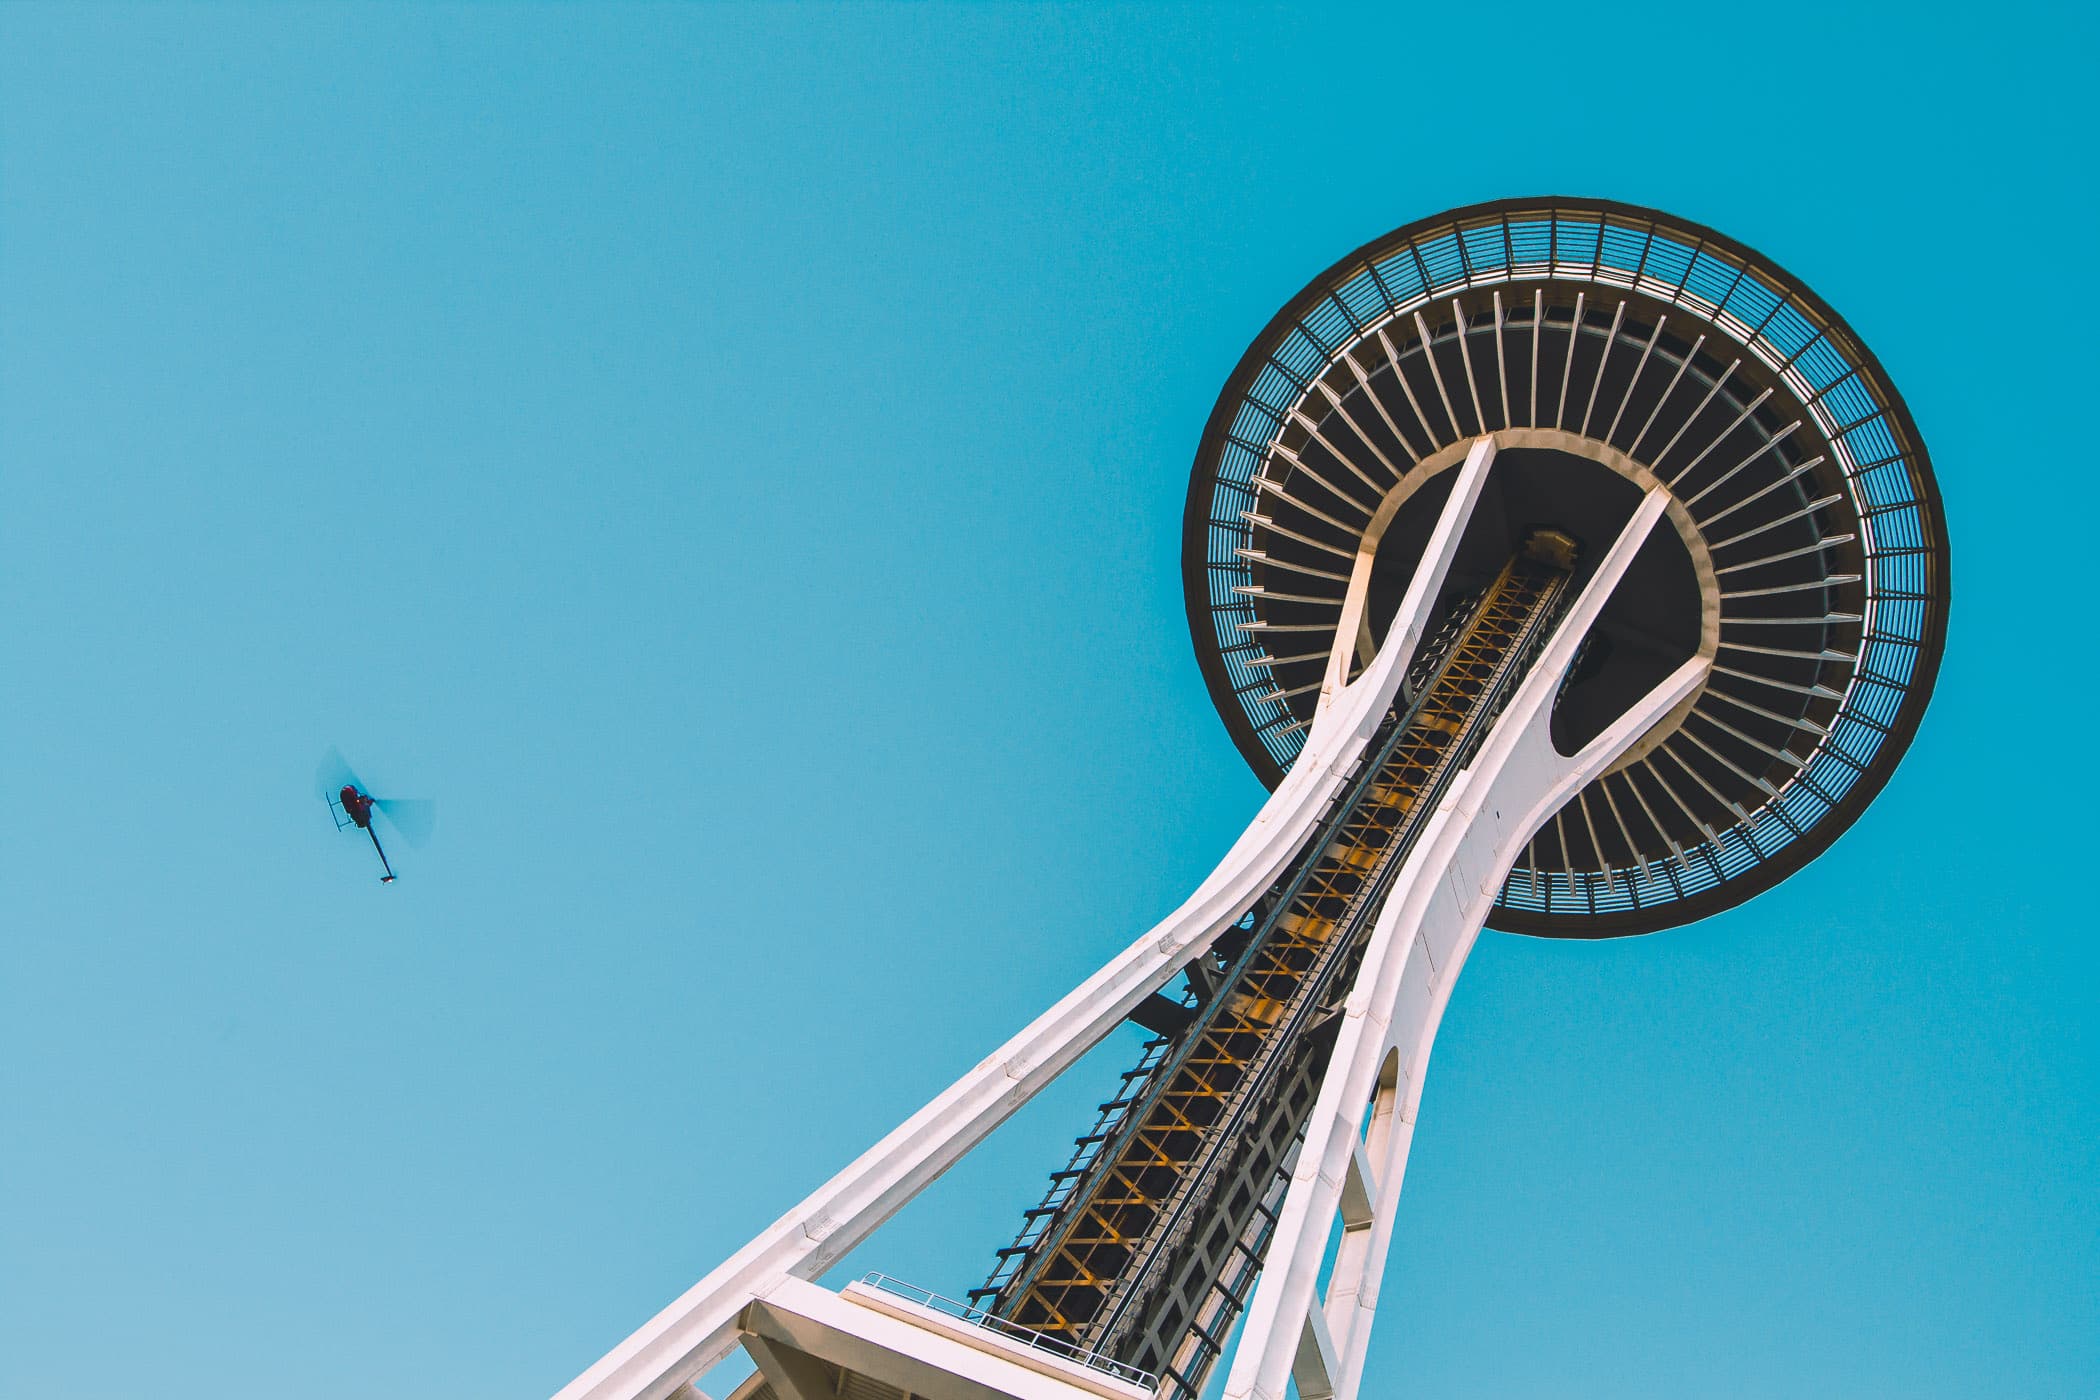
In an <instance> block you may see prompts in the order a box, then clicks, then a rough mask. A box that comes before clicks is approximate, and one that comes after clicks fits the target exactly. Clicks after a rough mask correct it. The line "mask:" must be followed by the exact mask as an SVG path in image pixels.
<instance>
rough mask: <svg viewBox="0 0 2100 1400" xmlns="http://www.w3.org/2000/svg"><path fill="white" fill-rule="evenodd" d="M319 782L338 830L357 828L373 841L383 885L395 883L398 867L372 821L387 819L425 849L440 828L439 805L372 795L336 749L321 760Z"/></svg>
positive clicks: (414, 844) (410, 840)
mask: <svg viewBox="0 0 2100 1400" xmlns="http://www.w3.org/2000/svg"><path fill="white" fill-rule="evenodd" d="M315 782H316V784H317V785H318V787H319V789H320V794H321V797H322V799H323V800H324V801H326V802H327V803H328V812H329V815H330V816H332V817H333V818H335V829H336V830H337V831H348V830H349V829H350V828H351V827H356V828H357V829H358V830H359V831H362V832H364V834H365V835H367V836H369V837H371V838H372V849H373V850H374V851H377V852H378V853H379V867H380V869H382V870H384V871H385V872H386V873H385V874H384V875H381V876H380V877H379V883H380V884H382V885H391V884H393V883H394V879H395V875H394V865H393V862H392V861H390V860H388V859H387V856H386V847H384V846H382V845H380V844H379V829H378V828H377V827H375V826H374V825H373V824H372V818H373V817H374V816H375V815H377V816H382V817H385V818H386V819H387V821H388V822H389V823H390V824H391V825H392V826H393V828H394V830H395V831H397V832H399V833H400V834H401V835H402V836H403V837H404V838H406V840H407V841H408V843H409V844H410V845H411V846H421V845H422V844H423V843H424V842H425V841H427V840H429V839H430V831H431V828H432V827H433V826H434V825H436V822H437V804H436V803H434V802H429V801H426V800H424V799H422V798H416V797H374V796H372V794H371V790H370V789H369V788H367V787H366V786H365V784H364V783H363V782H361V781H359V779H358V776H357V775H356V774H355V773H353V772H351V771H350V765H349V764H348V763H347V762H345V761H344V759H343V755H342V753H341V752H340V751H338V750H336V749H330V750H329V751H328V756H327V757H326V758H324V759H322V760H321V769H320V772H319V774H318V775H317V776H316V778H315Z"/></svg>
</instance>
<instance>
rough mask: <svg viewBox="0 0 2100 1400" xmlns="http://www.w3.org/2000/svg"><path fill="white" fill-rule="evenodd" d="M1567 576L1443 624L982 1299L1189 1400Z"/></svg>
mask: <svg viewBox="0 0 2100 1400" xmlns="http://www.w3.org/2000/svg"><path fill="white" fill-rule="evenodd" d="M1569 561H1570V555H1569V550H1568V542H1567V541H1566V539H1565V537H1561V536H1553V537H1551V539H1550V540H1549V541H1546V542H1545V543H1543V544H1541V543H1540V542H1539V541H1538V540H1536V539H1535V541H1534V543H1533V545H1531V546H1529V547H1527V548H1526V549H1525V550H1523V551H1520V552H1519V553H1518V554H1517V555H1516V556H1515V557H1513V558H1512V559H1510V561H1509V562H1508V564H1506V565H1505V566H1504V567H1503V569H1502V572H1501V573H1500V574H1499V575H1498V576H1497V577H1496V579H1495V581H1494V583H1493V584H1491V585H1490V586H1489V587H1488V588H1487V589H1486V590H1485V592H1483V593H1482V594H1480V595H1478V596H1476V597H1474V598H1470V599H1466V600H1464V601H1462V602H1461V603H1460V604H1458V605H1457V606H1455V607H1454V608H1452V609H1451V611H1450V613H1449V614H1448V615H1447V616H1446V618H1445V619H1444V621H1443V623H1442V624H1441V625H1440V627H1439V628H1438V631H1437V633H1436V634H1435V635H1433V636H1432V637H1431V638H1430V639H1429V640H1428V641H1427V642H1425V644H1424V645H1423V647H1422V648H1421V649H1420V653H1419V656H1420V659H1418V660H1417V661H1416V663H1415V665H1414V667H1413V669H1412V671H1411V672H1410V674H1409V676H1408V677H1407V684H1406V686H1405V688H1404V690H1403V695H1402V698H1401V700H1400V701H1399V703H1398V704H1397V705H1396V708H1395V709H1394V710H1393V711H1391V712H1389V713H1388V715H1387V718H1386V722H1385V724H1384V725H1383V726H1382V727H1381V728H1380V730H1379V731H1378V732H1377V733H1376V734H1374V736H1373V738H1372V741H1371V743H1370V745H1369V746H1368V747H1367V749H1366V751H1365V757H1364V758H1363V760H1361V762H1360V763H1359V764H1358V767H1357V770H1356V772H1355V774H1354V775H1352V777H1351V780H1350V782H1349V783H1348V784H1347V785H1346V786H1345V787H1344V788H1343V790H1342V793H1341V795H1340V796H1339V797H1338V798H1337V800H1336V801H1335V803H1334V804H1333V806H1332V808H1331V809H1330V811H1329V814H1328V815H1327V817H1326V818H1325V819H1324V821H1323V822H1322V824H1321V826H1320V827H1319V828H1318V829H1317V830H1316V831H1315V832H1314V834H1313V835H1312V836H1311V837H1310V838H1309V839H1308V841H1307V843H1306V845H1305V848H1304V851H1303V853H1301V856H1300V857H1299V859H1298V860H1297V861H1296V862H1295V863H1294V864H1293V866H1292V867H1291V868H1290V869H1289V870H1288V871H1287V872H1286V873H1285V874H1284V876H1283V877H1281V878H1280V879H1279V880H1278V882H1277V883H1276V885H1274V886H1273V887H1271V889H1270V890H1268V891H1267V892H1266V893H1265V894H1264V895H1263V897H1262V899H1261V900H1260V901H1258V902H1257V903H1256V905H1255V907H1254V908H1253V909H1252V910H1251V911H1250V912H1249V913H1248V914H1247V915H1246V916H1244V917H1243V918H1242V919H1241V921H1240V923H1239V925H1238V926H1236V927H1235V928H1233V929H1228V930H1227V931H1226V933H1225V934H1223V935H1221V937H1220V938H1219V940H1218V942H1217V944H1216V945H1215V946H1214V948H1213V950H1212V952H1211V954H1210V955H1208V956H1207V957H1206V958H1205V959H1203V960H1200V961H1199V962H1198V963H1197V964H1196V965H1195V966H1193V967H1192V968H1191V969H1190V973H1189V983H1190V996H1189V1002H1190V1006H1189V1011H1190V1020H1189V1022H1188V1024H1187V1025H1186V1026H1185V1027H1183V1028H1182V1029H1181V1030H1180V1031H1179V1032H1178V1033H1176V1034H1173V1035H1167V1036H1161V1037H1158V1038H1156V1039H1154V1040H1152V1041H1150V1042H1148V1043H1147V1044H1146V1046H1145V1050H1144V1053H1143V1056H1142V1058H1141V1059H1140V1062H1139V1064H1138V1065H1137V1066H1136V1067H1135V1068H1133V1069H1132V1070H1130V1071H1129V1072H1128V1073H1126V1074H1125V1075H1124V1077H1123V1081H1124V1088H1123V1091H1122V1092H1121V1093H1120V1094H1119V1095H1118V1096H1117V1097H1116V1098H1114V1099H1112V1100H1110V1101H1109V1102H1108V1103H1105V1104H1103V1105H1102V1106H1101V1119H1100V1121H1099V1122H1097V1123H1096V1124H1095V1126H1094V1129H1093V1131H1092V1132H1090V1133H1088V1134H1087V1135H1086V1136H1084V1137H1082V1138H1080V1139H1079V1141H1078V1147H1077V1151H1076V1152H1075V1153H1074V1155H1073V1158H1072V1161H1071V1162H1070V1163H1069V1164H1068V1165H1067V1166H1066V1168H1065V1169H1064V1170H1063V1171H1060V1172H1058V1173H1056V1174H1054V1175H1053V1176H1052V1178H1051V1185H1050V1190H1049V1193H1048V1194H1047V1195H1046V1196H1045V1198H1044V1200H1043V1202H1042V1204H1040V1205H1038V1206H1037V1207H1035V1208H1034V1209H1032V1210H1030V1211H1029V1212H1027V1215H1026V1218H1025V1222H1024V1225H1023V1228H1022V1231H1021V1234H1020V1236H1019V1237H1018V1238H1017V1239H1016V1240H1015V1241H1014V1243H1013V1244H1012V1245H1010V1246H1008V1247H1007V1248H1006V1249H1003V1250H1001V1251H1000V1253H999V1262H998V1264H997V1266H996V1267H995V1268H994V1270H993V1272H992V1275H991V1277H990V1278H989V1279H988V1280H987V1281H986V1283H985V1285H984V1287H982V1288H979V1289H976V1290H973V1292H972V1294H971V1298H972V1301H973V1302H976V1303H980V1304H982V1305H983V1306H985V1307H986V1308H987V1309H988V1310H989V1311H991V1312H993V1313H996V1314H997V1315H999V1316H1001V1317H1004V1318H1006V1319H1008V1320H1010V1321H1013V1322H1016V1323H1019V1324H1021V1325H1022V1326H1025V1327H1029V1328H1033V1329H1035V1330H1037V1331H1040V1332H1044V1333H1047V1334H1049V1335H1051V1336H1055V1337H1059V1338H1061V1339H1065V1340H1069V1341H1070V1342H1072V1343H1074V1344H1075V1345H1080V1346H1084V1347H1087V1348H1089V1349H1092V1350H1096V1351H1101V1352H1104V1353H1107V1354H1109V1355H1112V1356H1114V1357H1116V1358H1117V1359H1119V1360H1123V1361H1127V1362H1129V1363H1131V1364H1133V1365H1136V1366H1140V1367H1142V1368H1144V1369H1146V1370H1149V1371H1154V1372H1156V1373H1158V1374H1159V1375H1161V1377H1162V1394H1164V1395H1169V1396H1171V1397H1185V1400H1194V1397H1195V1396H1196V1394H1197V1392H1198V1391H1199V1390H1200V1389H1201V1386H1202V1384H1203V1379H1204V1376H1205V1375H1206V1374H1207V1373H1208V1371H1209V1369H1210V1366H1211V1363H1212V1362H1213V1361H1215V1360H1216V1358H1217V1356H1218V1354H1219V1352H1220V1351H1221V1350H1222V1349H1223V1345H1224V1341H1225V1336H1226V1333H1227V1332H1228V1331H1229V1329H1230V1327H1231V1325H1232V1323H1233V1321H1234V1319H1235V1318H1236V1317H1237V1316H1238V1314H1239V1312H1240V1310H1241V1308H1243V1307H1244V1306H1245V1303H1246V1298H1247V1295H1248V1293H1249V1291H1250V1290H1251V1288H1252V1285H1253V1281H1254V1277H1255V1275H1256V1273H1257V1272H1258V1271H1259V1269H1260V1266H1261V1258H1262V1255H1263V1253H1264V1251H1265V1250H1266V1248H1267V1246H1268V1241H1269V1236H1270V1233H1271V1232H1272V1231H1273V1228H1274V1223H1275V1211H1276V1209H1277V1208H1278V1205H1279V1203H1280V1201H1281V1197H1282V1192H1283V1188H1284V1185H1285V1184H1286V1175H1285V1173H1286V1172H1287V1163H1288V1161H1289V1159H1290V1158H1291V1156H1292V1155H1293V1154H1294V1152H1295V1148H1296V1144H1297V1142H1298V1139H1299V1137H1300V1136H1301V1135H1302V1133H1303V1130H1304V1124H1305V1121H1306V1117H1307V1115H1308V1114H1309V1113H1310V1111H1311V1108H1312V1101H1313V1098H1314V1096H1315V1095H1316V1094H1317V1092H1318V1088H1319V1082H1320V1077H1321V1074H1322V1072H1323V1070H1324V1069H1325V1066H1326V1061H1327V1057H1328V1053H1329V1051H1330V1050H1331V1049H1332V1046H1333V1031H1334V1021H1335V1018H1336V1017H1337V1016H1338V1015H1339V1014H1340V1011H1341V1008H1342V1003H1343V1001H1344V1000H1345V999H1346V997H1347V995H1348V990H1349V986H1350V984H1351V982H1352V980H1353V978H1354V974H1355V968H1356V964H1357V962H1358V961H1359V960H1360V959H1361V956H1362V952H1363V947H1364V944H1365V942H1366V940H1367V939H1368V937H1369V934H1370V930H1371V926H1372V924H1373V922H1374V921H1375V920H1376V918H1377V914H1378V910H1379V909H1380V908H1381V907H1382V905H1383V903H1384V899H1385V895H1386V893H1387V891H1388V890H1389V888H1390V886H1391V883H1392V881H1393V879H1394V877H1395V876H1397V874H1398V872H1399V869H1400V866H1401V865H1402V863H1403V862H1404V861H1405V858H1406V855H1407V852H1408V850H1409V849H1410V848H1411V847H1412V845H1413V843H1414V840H1415V838H1416V836H1417V835H1418V834H1419V832H1420V830H1421V827H1422V825H1423V823H1424V821H1425V820H1426V818H1427V816H1428V814H1429V813H1431V812H1433V811H1434V810H1435V808H1436V804H1437V801H1438V799H1439V798H1440V796H1441V794H1442V792H1443V790H1444V788H1445V787H1446V786H1447V785H1448V784H1449V782H1450V781H1451V779H1452V778H1453V777H1454V776H1455V775H1456V774H1457V773H1458V771H1459V770H1460V769H1461V768H1463V766H1464V765H1465V763H1466V762H1467V761H1469V759H1470V758H1471V756H1472V753H1473V752H1474V751H1475V750H1476V749H1477V747H1478V745H1479V743H1480V741H1481V739H1482V738H1484V736H1485V735H1486V733H1487V731H1488V729H1489V728H1490V727H1491V725H1492V722H1493V718H1494V716H1495V715H1496V714H1497V713H1499V711H1500V709H1501V706H1502V705H1503V704H1505V703H1506V702H1507V699H1508V697H1509V695H1510V694H1511V693H1513V691H1514V689H1515V686H1516V683H1517V682H1518V680H1520V679H1521V677H1522V676H1523V674H1524V673H1525V671H1526V669H1527V667H1528V665H1529V662H1530V660H1531V658H1532V657H1533V656H1534V655H1535V654H1536V652H1537V650H1538V649H1539V647H1540V646H1542V645H1543V643H1544V641H1545V639H1546V638H1547V637H1548V636H1549V635H1550V634H1551V631H1552V625H1553V622H1554V621H1555V620H1556V619H1557V617H1558V616H1559V613H1560V610H1561V608H1562V606H1563V605H1564V602H1565V597H1566V594H1567V588H1566V585H1567V581H1568V573H1567V566H1568V563H1569Z"/></svg>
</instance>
